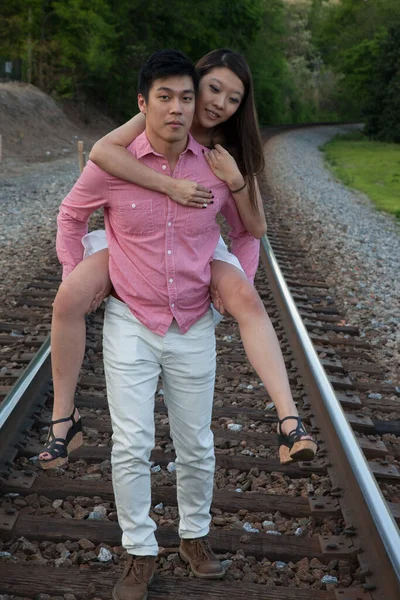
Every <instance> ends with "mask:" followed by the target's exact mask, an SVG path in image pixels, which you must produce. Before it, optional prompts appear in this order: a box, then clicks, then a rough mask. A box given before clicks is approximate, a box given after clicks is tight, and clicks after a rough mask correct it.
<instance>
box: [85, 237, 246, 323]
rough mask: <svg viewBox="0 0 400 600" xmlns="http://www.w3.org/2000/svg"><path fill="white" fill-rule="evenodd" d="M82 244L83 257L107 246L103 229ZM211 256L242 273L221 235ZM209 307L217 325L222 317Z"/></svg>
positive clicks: (240, 266)
mask: <svg viewBox="0 0 400 600" xmlns="http://www.w3.org/2000/svg"><path fill="white" fill-rule="evenodd" d="M82 244H83V247H84V249H85V251H84V253H83V258H86V257H88V256H91V254H94V253H95V252H98V251H99V250H104V248H108V245H107V239H106V232H105V230H104V229H96V230H95V231H91V232H90V233H88V234H86V235H85V236H83V238H82ZM213 258H214V260H222V261H223V262H227V263H229V264H231V265H233V266H234V267H236V268H237V269H240V271H242V272H243V273H244V270H243V267H242V265H241V264H240V262H239V260H238V259H237V258H236V256H235V255H234V254H232V252H229V250H228V248H227V245H226V244H225V242H224V240H223V239H222V237H221V236H219V240H218V244H217V247H216V248H215V251H214V254H213ZM211 308H212V311H213V316H214V326H217V325H218V323H220V322H221V321H222V319H223V318H224V317H223V315H221V313H219V312H218V311H217V310H216V309H215V308H214V306H213V305H212V304H211Z"/></svg>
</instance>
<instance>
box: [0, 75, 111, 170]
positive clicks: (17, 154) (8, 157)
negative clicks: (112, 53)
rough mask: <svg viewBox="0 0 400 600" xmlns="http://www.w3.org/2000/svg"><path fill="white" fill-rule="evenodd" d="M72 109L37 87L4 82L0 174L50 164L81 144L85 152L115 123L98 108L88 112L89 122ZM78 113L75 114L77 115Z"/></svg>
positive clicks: (0, 87) (0, 100) (0, 86)
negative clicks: (59, 103) (40, 163)
mask: <svg viewBox="0 0 400 600" xmlns="http://www.w3.org/2000/svg"><path fill="white" fill-rule="evenodd" d="M76 112H77V111H76V110H75V111H74V108H73V107H69V110H68V114H69V118H68V117H67V115H66V114H65V112H64V111H63V110H62V108H61V107H60V106H59V105H58V104H57V103H56V102H55V101H54V100H53V99H52V98H51V97H50V96H48V95H47V94H45V93H43V92H42V91H41V90H39V89H38V88H37V87H35V86H33V85H30V84H26V83H19V82H7V83H0V134H1V136H2V161H1V162H0V175H6V176H7V175H9V174H14V173H16V172H18V171H19V169H20V168H24V166H25V165H29V164H31V163H35V162H47V161H49V160H54V159H60V158H63V157H67V156H70V155H72V154H75V153H77V142H78V139H79V140H83V142H84V146H85V150H87V151H88V150H90V148H91V146H92V145H93V143H94V142H95V141H96V140H97V139H98V138H99V137H101V136H102V135H104V134H105V133H106V132H107V131H110V129H112V128H113V127H115V123H113V121H111V119H108V118H107V117H104V116H102V115H101V114H100V113H99V112H98V111H96V110H95V109H91V110H86V111H85V112H86V114H85V122H84V121H83V120H81V119H79V117H77V116H76ZM74 113H75V114H74Z"/></svg>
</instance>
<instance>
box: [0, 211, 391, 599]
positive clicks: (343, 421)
mask: <svg viewBox="0 0 400 600" xmlns="http://www.w3.org/2000/svg"><path fill="white" fill-rule="evenodd" d="M268 222H269V233H268V240H267V239H264V240H263V250H262V258H263V263H264V268H260V270H259V273H258V275H257V280H256V286H257V289H258V290H259V292H260V295H261V296H262V298H263V301H264V303H265V305H266V308H267V310H268V313H269V315H270V317H271V320H272V322H273V324H274V326H275V328H276V331H277V334H278V337H279V339H280V342H281V345H282V349H283V352H284V356H285V361H286V365H287V368H288V372H289V377H290V381H291V385H292V390H293V393H294V396H295V400H296V401H297V402H298V405H299V412H300V414H301V415H302V416H303V418H304V420H305V422H306V424H307V425H308V428H309V429H310V430H311V431H313V432H314V434H315V435H316V436H317V438H318V439H319V441H320V443H321V450H320V452H319V455H318V459H317V460H315V461H313V462H311V463H299V464H295V465H286V466H284V467H282V466H281V465H280V464H279V461H278V459H277V447H276V435H275V430H276V413H275V411H274V407H273V405H272V403H271V402H270V400H269V399H268V396H267V394H266V392H265V390H264V389H263V387H262V386H261V385H260V382H259V380H258V379H257V377H256V376H255V374H254V372H253V371H252V369H251V367H250V366H249V364H248V363H247V360H246V357H245V354H244V351H243V348H242V345H241V343H240V338H239V334H238V329H237V326H236V324H235V323H234V322H233V321H232V320H231V319H225V320H224V321H223V322H222V323H221V324H220V325H219V326H218V328H217V339H218V344H217V352H218V362H217V364H218V367H217V379H216V393H215V408H214V413H213V430H214V434H215V443H216V456H217V470H216V477H215V493H214V500H213V506H212V516H213V519H212V529H211V534H210V538H211V543H212V545H213V547H214V549H215V550H216V552H217V553H218V554H219V555H220V556H221V558H222V560H225V561H226V563H225V564H226V567H227V574H226V576H225V580H224V581H216V582H212V583H210V582H204V581H201V580H197V579H195V578H193V577H191V576H190V574H189V570H188V569H187V567H186V565H184V564H183V563H182V562H181V561H180V559H179V556H178V554H177V548H178V545H179V539H178V535H177V519H178V513H177V503H176V488H175V474H174V457H175V454H174V449H173V444H172V441H171V439H170V438H169V428H168V416H167V413H166V409H165V405H164V403H163V395H162V382H161V381H160V385H159V389H158V393H157V398H156V405H155V411H156V446H155V449H154V451H153V454H152V461H154V466H153V469H152V470H153V474H152V478H153V484H152V506H153V508H152V517H153V518H154V519H155V520H156V521H157V522H158V532H157V537H158V542H159V545H160V547H161V551H160V556H159V562H158V570H157V577H156V580H155V582H154V583H153V584H152V586H151V592H150V594H149V600H151V599H152V598H154V599H156V598H158V599H159V600H161V599H166V598H171V599H172V598H174V599H177V600H179V599H183V598H187V597H190V598H193V599H194V600H195V599H197V598H198V599H200V598H208V599H211V600H217V599H219V598H221V597H222V595H227V594H229V595H230V596H231V597H232V598H233V599H238V600H239V599H240V600H241V599H243V598H252V599H253V600H261V599H263V600H264V599H265V598H270V599H271V600H278V599H279V600H284V599H285V600H286V599H287V600H291V599H295V598H296V599H304V600H306V599H307V600H314V599H315V600H317V599H318V600H338V599H341V600H354V599H357V600H378V599H379V600H395V599H397V598H399V597H400V572H399V554H400V544H399V537H398V530H397V529H396V525H395V521H397V522H399V521H400V503H399V497H400V493H399V490H400V472H399V470H398V464H399V459H400V444H399V440H398V435H399V434H400V422H399V421H396V419H393V415H395V416H396V414H398V415H400V399H399V398H398V396H399V393H398V391H397V390H396V388H395V387H394V386H393V385H392V384H390V383H387V382H386V381H385V372H384V369H383V368H382V367H381V366H380V365H377V364H376V363H375V361H374V358H373V354H372V351H371V348H370V347H369V346H368V343H367V342H366V341H365V340H364V339H362V338H361V337H360V332H359V331H358V330H357V329H356V328H354V327H351V326H349V325H346V322H345V317H344V316H343V315H341V314H340V313H339V311H338V310H337V308H336V307H335V304H334V300H333V298H331V297H330V296H329V295H328V294H329V292H328V286H327V285H326V283H325V282H324V281H323V279H322V278H321V277H320V276H319V275H318V274H317V273H316V272H315V271H313V270H312V269H311V268H310V265H309V264H308V259H307V254H306V252H305V251H304V249H302V248H301V247H300V246H298V245H297V244H296V242H295V241H293V239H292V238H291V236H290V230H289V229H288V228H287V227H286V225H285V224H283V223H282V222H281V221H280V219H279V214H278V213H275V211H274V209H273V206H271V204H269V209H268ZM271 247H272V248H273V252H272V251H271ZM276 261H278V262H279V266H280V269H277V268H276ZM282 274H283V276H284V277H285V279H286V284H287V286H288V288H289V289H290V291H291V294H292V298H293V300H294V302H295V303H296V305H297V311H298V314H296V313H295V312H294V311H293V307H292V306H291V303H292V300H291V298H290V297H288V296H287V294H286V289H285V286H286V284H285V282H284V280H283V278H282ZM58 283H59V268H58V265H57V264H56V262H54V264H52V265H48V266H46V268H45V269H44V270H43V274H42V275H41V276H40V278H39V277H37V278H35V279H34V280H32V282H31V283H30V284H29V285H28V286H27V288H26V290H25V292H24V293H23V294H22V295H21V297H20V298H19V299H18V300H17V302H16V306H15V308H13V309H9V310H7V311H3V313H1V314H0V343H1V350H2V363H1V364H2V366H3V365H5V367H4V366H3V368H2V371H1V381H0V385H1V386H2V387H1V388H0V392H1V393H2V394H3V402H2V404H1V405H0V410H1V412H0V426H1V434H0V471H1V474H2V479H1V493H2V496H1V497H0V540H2V542H0V543H1V546H0V551H1V552H0V556H2V557H1V558H0V594H6V595H8V596H9V597H13V598H14V597H23V598H39V599H40V600H49V598H51V597H54V598H62V597H64V598H65V599H66V600H73V598H74V597H75V598H82V599H83V598H85V599H86V598H96V599H99V598H103V599H106V598H109V597H110V592H111V589H112V587H113V585H114V584H115V581H116V580H117V579H118V577H119V572H120V571H121V569H122V567H123V562H124V558H123V550H122V548H121V546H120V530H119V527H118V524H117V522H116V511H115V505H114V497H113V491H112V485H111V475H110V471H111V465H110V437H111V425H110V419H109V415H108V411H107V402H106V390H105V381H104V375H103V367H102V356H101V350H102V344H101V330H102V311H99V312H98V313H96V315H94V316H91V317H90V318H89V319H88V344H87V353H86V357H85V363H84V367H83V370H82V376H81V379H80V383H79V386H78V390H77V396H76V404H77V406H78V408H79V410H80V412H81V415H82V417H83V422H84V427H85V445H84V446H83V447H82V448H81V449H79V450H78V451H76V452H75V454H74V455H73V457H71V460H70V464H69V466H68V468H66V469H58V470H54V471H48V472H42V471H41V470H40V468H38V467H37V466H36V460H35V457H36V456H37V454H38V452H39V450H40V448H41V444H42V443H43V441H44V439H45V437H46V424H47V422H48V419H49V417H50V408H51V402H52V390H51V385H49V368H50V367H49V356H48V348H47V347H46V335H47V333H48V331H49V327H50V317H51V303H52V300H53V298H54V295H55V293H56V289H57V286H58ZM293 315H294V316H293ZM299 315H300V316H301V317H302V321H301V319H300V317H299ZM304 329H306V330H307V331H308V334H309V336H310V339H311V342H312V344H311V343H310V341H309V339H308V338H307V337H306V336H304ZM43 343H44V344H45V345H44V347H43V346H42V344H43ZM312 345H313V349H312ZM38 349H39V351H40V352H41V356H42V358H43V361H41V360H40V357H38V356H37V355H36V352H37V350H38ZM315 354H316V355H318V356H319V362H318V361H316V360H315V359H314V356H313V355H315ZM29 361H31V364H32V368H33V370H34V371H36V374H35V376H34V377H33V376H32V381H27V382H25V379H24V376H23V375H22V377H21V371H23V370H24V369H25V368H26V366H27V363H28V362H29ZM321 365H322V367H323V368H322V367H321ZM332 390H334V392H335V394H333V391H332ZM335 396H336V398H335ZM342 409H343V410H342ZM343 411H344V412H343ZM385 414H390V417H391V418H390V420H386V419H385ZM351 431H353V433H354V435H355V436H356V439H357V442H358V443H357V442H356V441H355V440H354V438H353V434H352V433H351ZM357 479H358V480H359V481H358V480H357ZM375 482H377V483H378V484H379V486H380V488H378V487H377V486H376V484H375ZM383 497H385V498H386V501H387V503H386V504H385V502H384V500H383ZM0 598H1V596H0Z"/></svg>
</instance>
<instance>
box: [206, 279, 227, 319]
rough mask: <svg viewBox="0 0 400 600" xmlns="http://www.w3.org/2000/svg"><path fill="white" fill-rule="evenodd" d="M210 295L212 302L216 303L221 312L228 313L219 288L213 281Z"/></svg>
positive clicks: (215, 305) (216, 307) (215, 306)
mask: <svg viewBox="0 0 400 600" xmlns="http://www.w3.org/2000/svg"><path fill="white" fill-rule="evenodd" d="M210 296H211V302H212V303H213V305H214V308H215V309H216V310H217V311H218V312H219V313H220V314H221V315H226V314H227V312H226V310H225V308H224V305H223V304H222V300H221V298H220V296H219V294H218V290H217V288H216V287H215V286H214V285H213V284H212V283H211V285H210Z"/></svg>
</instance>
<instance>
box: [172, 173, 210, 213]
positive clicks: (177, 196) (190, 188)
mask: <svg viewBox="0 0 400 600" xmlns="http://www.w3.org/2000/svg"><path fill="white" fill-rule="evenodd" d="M167 196H168V197H169V198H171V200H173V201H174V202H177V203H178V204H183V206H191V207H193V208H203V207H204V205H206V206H207V204H210V203H212V199H213V198H214V196H213V194H212V191H211V190H209V189H207V188H205V187H204V186H202V185H200V184H199V183H196V182H195V181H190V180H188V179H173V178H171V180H170V182H168V185H167Z"/></svg>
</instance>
